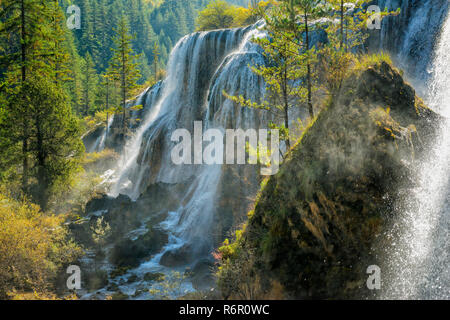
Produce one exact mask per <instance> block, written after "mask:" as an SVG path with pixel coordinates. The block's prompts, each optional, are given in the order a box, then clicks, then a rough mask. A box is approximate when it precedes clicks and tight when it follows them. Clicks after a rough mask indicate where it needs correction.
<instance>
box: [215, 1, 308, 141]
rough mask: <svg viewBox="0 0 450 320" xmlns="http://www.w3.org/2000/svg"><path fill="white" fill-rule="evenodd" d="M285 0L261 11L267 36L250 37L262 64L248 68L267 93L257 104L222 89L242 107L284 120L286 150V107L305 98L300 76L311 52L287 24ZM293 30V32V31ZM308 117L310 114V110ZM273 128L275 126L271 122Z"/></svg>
mask: <svg viewBox="0 0 450 320" xmlns="http://www.w3.org/2000/svg"><path fill="white" fill-rule="evenodd" d="M288 6H289V3H283V4H281V5H280V6H278V7H275V8H273V10H272V11H271V12H270V14H265V13H264V17H265V20H266V26H265V27H264V28H265V30H266V31H267V37H265V38H257V39H253V41H254V42H255V43H257V44H258V45H259V46H260V47H261V48H262V49H263V50H264V52H263V55H264V56H265V58H266V64H265V65H261V66H254V67H252V70H253V72H255V73H256V74H258V75H260V76H261V77H262V78H263V79H264V80H265V83H266V89H267V94H266V96H265V97H264V99H265V100H264V101H263V102H261V103H257V102H254V101H249V100H246V99H245V98H244V97H243V96H239V97H233V96H230V95H228V94H227V93H226V92H224V95H225V96H226V97H227V98H228V99H230V100H232V101H234V102H236V103H239V104H241V105H242V106H245V107H251V108H256V109H263V110H267V111H269V112H271V113H274V114H276V115H277V116H280V114H281V117H282V118H283V120H284V124H283V125H282V126H279V127H277V128H278V129H279V130H280V133H281V137H282V139H283V140H285V142H286V146H287V148H288V149H290V146H291V142H290V138H289V122H290V119H289V109H290V108H292V107H295V106H298V105H299V103H301V102H304V101H309V100H308V99H309V98H310V94H309V93H308V92H309V89H310V90H311V91H312V88H310V87H309V86H308V83H311V82H308V81H306V85H305V81H304V79H306V78H307V76H308V74H309V75H310V78H309V80H310V81H312V80H311V79H312V73H311V69H309V72H308V66H310V64H312V63H313V57H312V54H311V52H309V51H308V50H306V51H305V50H304V42H303V38H302V37H301V36H300V35H299V33H297V31H298V29H297V26H295V27H294V26H293V25H294V24H293V23H291V20H290V19H292V16H291V12H290V11H289V10H288ZM294 31H295V32H294ZM310 115H311V117H313V116H314V114H313V111H312V110H311V109H310ZM272 126H273V127H275V126H274V125H273V124H272Z"/></svg>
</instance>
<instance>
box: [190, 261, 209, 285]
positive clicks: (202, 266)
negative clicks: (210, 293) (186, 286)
mask: <svg viewBox="0 0 450 320" xmlns="http://www.w3.org/2000/svg"><path fill="white" fill-rule="evenodd" d="M191 273H192V277H191V281H192V285H193V286H194V288H195V289H196V290H199V291H204V290H209V289H211V288H212V287H214V285H215V278H214V263H213V262H212V261H211V260H209V259H203V260H200V261H199V262H197V263H196V264H195V266H194V268H193V269H192V271H191Z"/></svg>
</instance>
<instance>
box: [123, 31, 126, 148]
mask: <svg viewBox="0 0 450 320" xmlns="http://www.w3.org/2000/svg"><path fill="white" fill-rule="evenodd" d="M123 42H125V39H123ZM126 100H127V88H126V80H125V43H123V46H122V108H123V119H122V134H123V140H125V133H126V119H125V118H126Z"/></svg>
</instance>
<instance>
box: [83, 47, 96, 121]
mask: <svg viewBox="0 0 450 320" xmlns="http://www.w3.org/2000/svg"><path fill="white" fill-rule="evenodd" d="M94 66H95V65H94V62H93V61H92V58H91V55H90V54H89V53H87V54H86V59H85V62H84V64H83V68H82V103H81V105H82V110H80V113H81V114H83V115H88V114H89V113H91V112H92V111H94V99H95V95H96V92H95V91H96V85H97V79H96V78H97V74H96V72H95V69H94Z"/></svg>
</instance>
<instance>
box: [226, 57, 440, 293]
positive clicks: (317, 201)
mask: <svg viewBox="0 0 450 320" xmlns="http://www.w3.org/2000/svg"><path fill="white" fill-rule="evenodd" d="M434 117H435V115H434V114H433V113H432V112H431V111H430V110H429V109H428V108H426V107H425V106H424V104H423V103H422V101H421V100H420V99H419V98H418V97H416V95H415V91H414V89H413V88H411V87H410V86H409V85H408V84H407V83H405V82H404V80H403V79H402V77H401V75H400V73H399V72H398V71H396V70H395V69H393V68H392V67H391V66H390V65H389V64H387V63H386V62H378V63H376V64H375V65H372V66H370V67H368V68H366V69H364V70H359V71H358V70H357V71H355V72H354V73H353V74H352V75H351V76H350V77H349V78H348V79H347V80H346V81H345V82H344V83H343V86H342V89H341V92H340V94H339V96H338V97H335V98H334V99H333V100H332V101H330V103H329V106H328V107H327V108H326V109H325V110H323V111H322V112H321V113H320V114H319V116H318V118H317V119H316V121H315V122H314V123H313V124H312V125H311V127H310V128H309V129H308V130H307V131H305V133H304V135H303V137H302V138H301V140H300V141H299V143H298V144H297V145H296V146H295V147H294V148H293V150H292V151H291V152H290V154H289V155H288V157H287V159H286V161H285V163H284V164H283V165H282V167H281V170H280V172H279V173H278V174H277V175H276V176H274V177H272V178H271V179H270V180H269V181H268V183H267V184H266V186H265V187H264V189H263V190H262V191H261V194H260V196H259V200H258V201H257V204H256V206H255V210H254V212H252V214H251V218H250V219H249V222H248V225H247V226H246V229H245V231H244V233H243V234H242V236H240V237H239V240H238V241H237V242H236V243H234V244H232V246H231V248H223V250H222V254H223V255H224V256H223V260H225V261H227V262H226V263H225V264H224V265H223V266H222V267H221V270H220V272H219V285H220V286H221V290H222V292H223V294H224V296H225V297H229V296H232V297H233V296H235V297H240V298H243V297H248V296H245V294H244V295H243V294H242V292H246V293H247V294H249V292H250V293H251V296H250V297H251V298H268V297H273V296H276V297H278V298H281V297H283V298H302V299H309V298H319V299H330V298H338V299H342V298H344V299H345V298H356V297H361V296H362V295H364V290H367V289H366V288H365V281H366V279H367V275H366V268H367V266H368V265H370V264H374V262H376V257H375V256H374V254H373V252H372V248H373V245H374V243H375V241H376V239H377V237H378V236H380V235H381V234H382V232H383V230H384V228H385V226H386V225H387V223H388V222H389V219H390V218H391V217H392V215H393V213H394V211H393V210H392V206H393V203H394V201H395V200H396V199H397V198H398V197H399V194H398V192H397V190H398V188H399V186H400V185H402V184H404V183H405V182H408V183H413V181H409V180H410V179H411V177H412V176H413V175H412V174H411V173H410V169H409V167H410V166H409V165H408V164H409V163H411V162H412V161H414V159H416V158H417V157H418V156H419V155H420V151H421V150H422V149H423V147H424V144H426V141H427V135H428V134H431V130H427V129H428V128H429V127H430V121H433V119H434ZM280 292H281V296H280Z"/></svg>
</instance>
